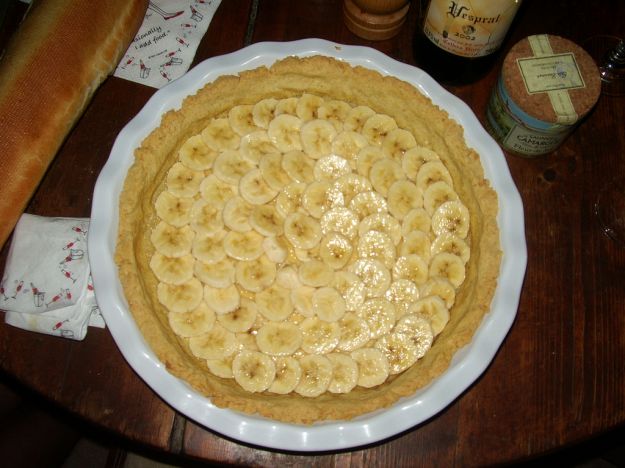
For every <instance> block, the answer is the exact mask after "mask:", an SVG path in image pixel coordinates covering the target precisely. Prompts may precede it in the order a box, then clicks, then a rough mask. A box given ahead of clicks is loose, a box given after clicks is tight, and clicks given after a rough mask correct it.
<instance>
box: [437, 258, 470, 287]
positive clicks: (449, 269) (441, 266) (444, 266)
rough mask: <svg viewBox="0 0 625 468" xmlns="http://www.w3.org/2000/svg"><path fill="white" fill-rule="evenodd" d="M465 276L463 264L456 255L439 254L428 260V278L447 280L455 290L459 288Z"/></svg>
mask: <svg viewBox="0 0 625 468" xmlns="http://www.w3.org/2000/svg"><path fill="white" fill-rule="evenodd" d="M465 275H466V270H465V266H464V262H463V261H462V259H461V258H460V257H458V255H454V254H451V253H447V252H441V253H439V254H436V255H434V256H433V257H432V260H430V276H441V277H443V278H447V279H448V280H449V281H450V283H451V284H453V285H454V286H455V287H456V288H459V287H460V285H461V284H462V282H463V281H464V278H465Z"/></svg>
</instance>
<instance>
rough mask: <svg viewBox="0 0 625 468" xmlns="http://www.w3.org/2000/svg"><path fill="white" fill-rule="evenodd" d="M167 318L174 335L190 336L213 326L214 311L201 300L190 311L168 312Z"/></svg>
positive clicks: (206, 331)
mask: <svg viewBox="0 0 625 468" xmlns="http://www.w3.org/2000/svg"><path fill="white" fill-rule="evenodd" d="M167 320H168V322H169V326H170V327H171V329H172V330H173V332H174V333H175V334H176V335H178V336H181V337H183V338H190V337H192V336H199V335H203V334H204V333H208V332H209V331H210V330H211V328H213V325H214V324H215V312H214V311H213V310H212V309H211V308H210V307H208V306H207V305H206V303H205V302H203V301H202V302H200V304H199V305H198V306H197V307H196V308H195V309H193V310H192V311H190V312H184V313H177V312H169V313H168V314H167Z"/></svg>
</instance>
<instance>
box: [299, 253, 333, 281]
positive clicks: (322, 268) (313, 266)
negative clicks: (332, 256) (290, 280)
mask: <svg viewBox="0 0 625 468" xmlns="http://www.w3.org/2000/svg"><path fill="white" fill-rule="evenodd" d="M297 273H298V275H299V280H300V281H301V282H302V284H304V285H306V286H312V287H315V288H319V287H322V286H327V285H329V284H330V283H331V282H332V279H333V277H334V272H333V271H332V269H331V268H330V267H329V266H328V265H326V264H325V263H323V262H322V261H320V260H314V259H311V260H308V261H307V262H303V263H302V264H300V266H299V268H298V269H297Z"/></svg>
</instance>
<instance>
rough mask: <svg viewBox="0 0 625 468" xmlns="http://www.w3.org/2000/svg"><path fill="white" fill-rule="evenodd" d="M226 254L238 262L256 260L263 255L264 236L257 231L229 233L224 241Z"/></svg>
mask: <svg viewBox="0 0 625 468" xmlns="http://www.w3.org/2000/svg"><path fill="white" fill-rule="evenodd" d="M223 249H224V251H225V253H226V254H227V255H228V256H229V257H230V258H234V259H236V260H256V259H257V258H259V257H260V256H261V255H262V254H263V236H261V235H260V234H258V233H257V232H256V231H249V232H236V231H229V232H228V233H227V234H226V236H225V237H224V240H223Z"/></svg>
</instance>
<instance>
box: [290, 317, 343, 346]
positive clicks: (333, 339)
mask: <svg viewBox="0 0 625 468" xmlns="http://www.w3.org/2000/svg"><path fill="white" fill-rule="evenodd" d="M300 330H301V331H302V345H301V347H302V350H303V351H304V352H306V353H310V354H327V353H329V352H331V351H332V350H334V348H336V345H337V344H338V343H339V339H340V336H341V330H340V327H339V324H338V322H326V321H324V320H321V319H320V318H319V317H307V318H306V319H304V320H303V321H302V323H300Z"/></svg>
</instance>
